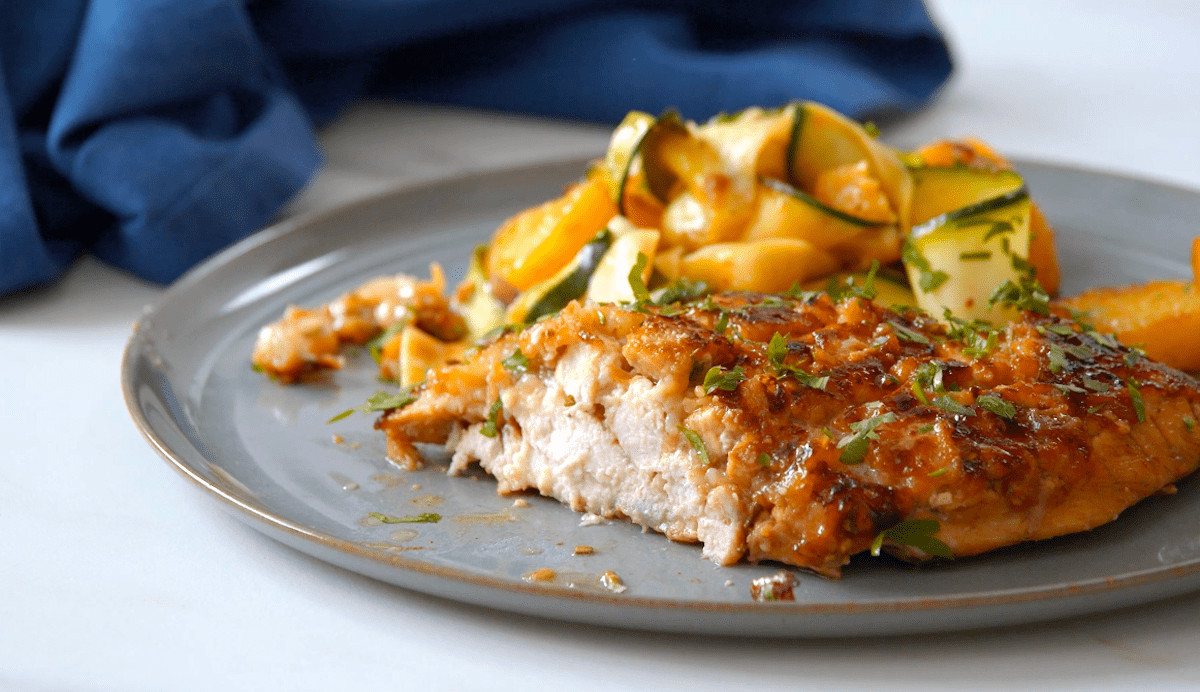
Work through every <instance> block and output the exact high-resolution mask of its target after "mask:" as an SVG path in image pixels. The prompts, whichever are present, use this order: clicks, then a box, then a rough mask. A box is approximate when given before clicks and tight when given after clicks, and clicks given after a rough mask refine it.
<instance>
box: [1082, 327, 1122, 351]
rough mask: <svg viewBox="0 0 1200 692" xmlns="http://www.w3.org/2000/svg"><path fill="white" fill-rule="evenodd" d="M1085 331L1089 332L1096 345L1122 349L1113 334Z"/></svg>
mask: <svg viewBox="0 0 1200 692" xmlns="http://www.w3.org/2000/svg"><path fill="white" fill-rule="evenodd" d="M1085 331H1086V332H1087V335H1088V336H1090V337H1092V339H1093V340H1094V341H1095V342H1096V343H1098V344H1100V345H1101V346H1107V347H1108V348H1120V347H1121V344H1120V342H1118V341H1117V340H1116V339H1114V338H1113V336H1112V335H1111V334H1105V333H1104V332H1098V331H1096V330H1095V329H1086V330H1085Z"/></svg>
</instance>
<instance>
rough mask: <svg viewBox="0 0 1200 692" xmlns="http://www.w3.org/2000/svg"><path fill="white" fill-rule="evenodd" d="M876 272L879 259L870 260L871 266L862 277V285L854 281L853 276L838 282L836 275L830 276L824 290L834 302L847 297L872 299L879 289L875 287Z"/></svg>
mask: <svg viewBox="0 0 1200 692" xmlns="http://www.w3.org/2000/svg"><path fill="white" fill-rule="evenodd" d="M878 273H879V261H878V260H871V268H870V270H868V271H867V276H866V278H864V279H863V285H862V286H858V285H856V284H855V283H854V277H853V276H847V277H846V279H845V281H844V282H838V280H837V277H836V276H831V277H830V278H829V283H827V284H826V285H825V292H826V293H828V294H829V298H830V299H831V300H833V302H835V303H837V302H840V301H842V300H843V299H845V298H849V297H855V298H863V299H866V300H874V299H875V296H877V295H879V291H878V290H877V289H876V288H875V275H876V274H878Z"/></svg>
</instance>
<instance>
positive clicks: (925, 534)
mask: <svg viewBox="0 0 1200 692" xmlns="http://www.w3.org/2000/svg"><path fill="white" fill-rule="evenodd" d="M941 528H942V527H941V525H940V524H938V523H937V522H936V521H934V520H933V519H908V520H906V521H902V522H900V523H899V524H896V525H895V526H893V527H891V528H890V529H884V530H883V531H880V532H879V535H878V536H876V537H875V540H874V541H872V543H871V554H872V555H876V556H878V555H879V551H880V550H882V549H883V542H884V541H890V542H892V543H898V544H900V545H907V546H910V547H913V548H916V549H917V550H922V551H925V552H926V553H929V554H930V555H936V556H937V557H943V558H953V557H954V553H953V551H951V550H950V546H948V545H946V544H945V543H943V542H942V541H940V540H938V539H936V538H934V537H933V534H935V533H937V532H938V531H939V530H940V529H941Z"/></svg>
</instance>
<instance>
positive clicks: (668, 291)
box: [630, 267, 712, 305]
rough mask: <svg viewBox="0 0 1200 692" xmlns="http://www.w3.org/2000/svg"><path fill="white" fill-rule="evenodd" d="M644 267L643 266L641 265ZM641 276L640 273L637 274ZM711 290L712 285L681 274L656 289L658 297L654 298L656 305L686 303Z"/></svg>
mask: <svg viewBox="0 0 1200 692" xmlns="http://www.w3.org/2000/svg"><path fill="white" fill-rule="evenodd" d="M643 268H644V267H643ZM638 276H639V277H641V274H638ZM630 285H632V284H630ZM711 291H712V287H711V286H709V285H708V284H707V283H705V282H703V281H693V280H692V279H689V278H687V277H686V276H681V277H679V278H678V279H676V280H675V281H673V282H671V284H669V285H667V286H665V287H663V288H661V289H659V290H658V291H656V292H657V293H658V297H657V298H655V299H654V302H655V304H657V305H669V304H671V303H688V302H691V301H693V300H696V299H698V298H700V297H701V296H704V295H707V294H708V293H709V292H711Z"/></svg>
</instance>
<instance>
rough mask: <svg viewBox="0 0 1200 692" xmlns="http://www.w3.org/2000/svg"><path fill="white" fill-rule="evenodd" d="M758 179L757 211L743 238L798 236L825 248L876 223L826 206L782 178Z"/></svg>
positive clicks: (874, 226) (851, 236)
mask: <svg viewBox="0 0 1200 692" xmlns="http://www.w3.org/2000/svg"><path fill="white" fill-rule="evenodd" d="M759 182H760V183H761V184H762V188H761V189H760V190H759V193H758V213H757V215H756V216H755V218H754V221H752V222H751V224H750V227H749V228H747V229H746V240H760V239H762V238H800V239H803V240H807V241H808V242H810V243H812V244H813V245H816V246H817V247H819V248H822V249H829V248H832V247H834V246H836V245H838V244H840V243H842V242H845V241H847V240H849V239H851V238H853V237H855V236H857V235H858V234H859V233H862V232H864V231H866V230H868V229H871V228H878V227H879V226H880V224H877V223H875V222H873V221H867V220H865V219H859V218H856V217H853V216H850V215H849V214H846V213H844V212H841V211H838V210H837V209H834V208H832V207H828V206H826V205H824V204H822V203H821V202H819V201H818V200H817V199H816V198H814V197H813V196H812V195H809V194H807V193H805V192H803V191H801V190H798V189H796V188H795V187H792V186H791V185H788V184H787V183H785V182H783V181H782V180H776V179H774V178H763V179H762V180H761V181H759Z"/></svg>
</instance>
